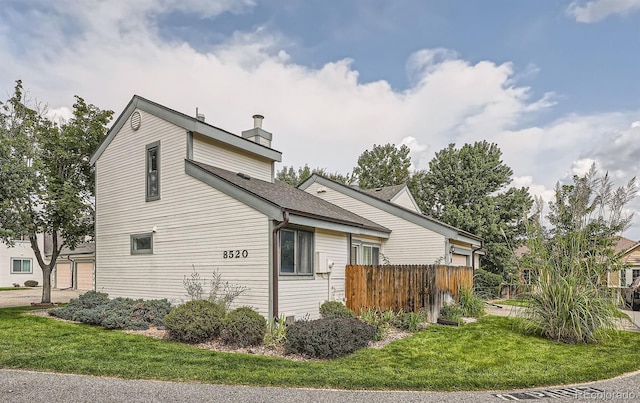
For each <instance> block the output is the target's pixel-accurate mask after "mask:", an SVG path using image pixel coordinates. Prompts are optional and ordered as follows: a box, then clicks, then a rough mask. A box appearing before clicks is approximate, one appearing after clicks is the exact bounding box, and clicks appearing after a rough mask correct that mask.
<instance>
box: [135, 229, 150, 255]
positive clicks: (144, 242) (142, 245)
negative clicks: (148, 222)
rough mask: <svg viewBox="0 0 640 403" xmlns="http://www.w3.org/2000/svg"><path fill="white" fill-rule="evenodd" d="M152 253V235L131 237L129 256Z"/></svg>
mask: <svg viewBox="0 0 640 403" xmlns="http://www.w3.org/2000/svg"><path fill="white" fill-rule="evenodd" d="M152 253H153V234H151V233H150V234H137V235H131V254H132V255H144V254H152Z"/></svg>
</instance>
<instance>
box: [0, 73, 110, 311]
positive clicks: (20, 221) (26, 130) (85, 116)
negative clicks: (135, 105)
mask: <svg viewBox="0 0 640 403" xmlns="http://www.w3.org/2000/svg"><path fill="white" fill-rule="evenodd" d="M112 114H113V112H111V111H102V110H100V109H98V108H97V107H95V106H93V105H87V104H86V103H85V101H84V100H83V99H82V98H80V97H78V96H76V97H75V103H74V105H73V117H72V118H71V119H70V120H69V121H68V122H64V123H61V124H55V123H54V122H52V121H51V120H49V119H46V118H45V117H44V116H43V114H42V113H40V112H39V111H38V110H36V108H34V107H30V106H29V105H28V102H27V101H26V97H25V93H24V90H23V87H22V82H21V81H17V82H16V86H15V91H14V94H13V96H12V97H11V98H9V99H8V100H7V102H6V103H0V182H2V187H1V189H2V190H1V191H0V239H1V240H2V241H3V242H5V243H6V244H8V245H9V246H13V244H14V243H13V239H15V238H16V237H18V236H21V235H27V236H28V237H29V240H30V243H31V248H32V249H33V251H34V253H35V256H36V260H37V262H38V264H39V266H40V268H41V269H42V275H43V279H42V285H43V287H42V302H43V303H49V302H51V271H52V270H53V268H54V267H55V265H56V261H57V258H58V256H59V255H60V251H61V250H62V248H63V247H65V246H68V247H70V248H74V247H76V246H77V245H78V244H79V243H81V242H82V241H83V240H84V238H85V236H87V235H92V234H93V221H94V188H95V187H94V180H95V179H94V172H93V168H92V167H91V165H90V164H89V157H90V155H91V154H92V153H93V151H94V150H95V149H96V147H97V146H98V144H99V143H100V141H101V140H102V138H103V137H104V135H105V133H106V125H107V123H108V122H109V120H110V118H111V116H112ZM38 234H49V235H51V237H52V250H51V256H50V259H49V263H47V262H46V256H45V254H44V253H45V251H43V250H41V249H40V246H39V245H38V243H37V235H38Z"/></svg>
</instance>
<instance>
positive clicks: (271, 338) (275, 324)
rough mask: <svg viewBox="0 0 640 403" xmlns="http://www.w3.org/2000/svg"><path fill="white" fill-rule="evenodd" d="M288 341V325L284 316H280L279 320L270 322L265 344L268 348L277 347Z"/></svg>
mask: <svg viewBox="0 0 640 403" xmlns="http://www.w3.org/2000/svg"><path fill="white" fill-rule="evenodd" d="M286 339H287V324H286V318H285V316H284V315H280V318H278V319H277V320H273V319H272V320H271V321H269V324H268V325H267V333H266V334H265V335H264V344H266V345H267V346H277V345H279V344H281V343H284V341H285V340H286Z"/></svg>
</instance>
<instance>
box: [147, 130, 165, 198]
mask: <svg viewBox="0 0 640 403" xmlns="http://www.w3.org/2000/svg"><path fill="white" fill-rule="evenodd" d="M154 148H155V149H156V184H157V186H158V194H157V195H154V196H151V195H149V174H150V172H149V151H150V150H153V149H154ZM144 159H145V163H144V166H145V173H144V175H145V189H144V192H145V200H146V201H148V202H149V201H154V200H160V189H161V187H160V171H161V170H160V163H161V162H162V159H161V158H160V141H156V142H153V143H151V144H147V145H146V147H145V154H144Z"/></svg>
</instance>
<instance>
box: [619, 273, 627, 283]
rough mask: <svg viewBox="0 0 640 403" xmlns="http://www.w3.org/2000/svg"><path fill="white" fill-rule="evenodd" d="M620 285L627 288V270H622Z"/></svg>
mask: <svg viewBox="0 0 640 403" xmlns="http://www.w3.org/2000/svg"><path fill="white" fill-rule="evenodd" d="M620 285H622V286H623V287H626V286H627V269H622V270H620Z"/></svg>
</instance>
